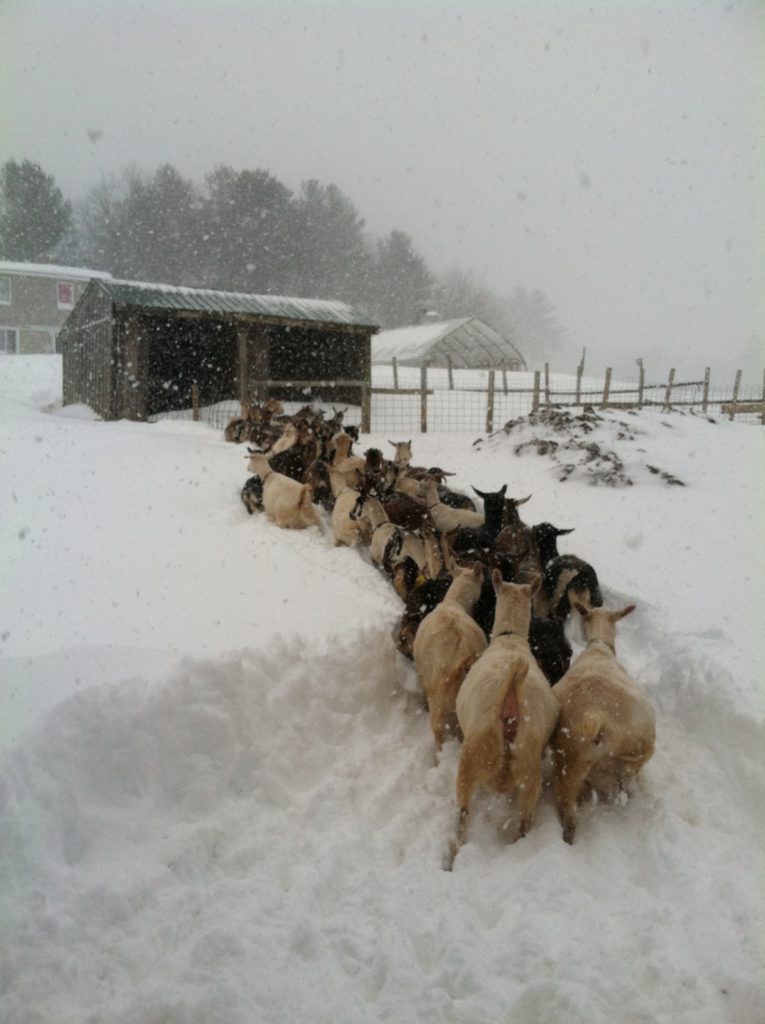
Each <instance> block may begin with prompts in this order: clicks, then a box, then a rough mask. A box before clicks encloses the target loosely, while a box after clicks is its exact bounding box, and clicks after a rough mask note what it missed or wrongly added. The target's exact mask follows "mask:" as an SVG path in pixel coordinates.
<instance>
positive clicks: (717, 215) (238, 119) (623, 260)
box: [0, 0, 765, 380]
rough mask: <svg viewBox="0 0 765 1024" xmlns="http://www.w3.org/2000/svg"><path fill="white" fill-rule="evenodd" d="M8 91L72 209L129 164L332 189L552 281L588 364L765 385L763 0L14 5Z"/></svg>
mask: <svg viewBox="0 0 765 1024" xmlns="http://www.w3.org/2000/svg"><path fill="white" fill-rule="evenodd" d="M0 96H1V97H2V104H1V105H0V163H3V162H4V161H5V160H6V159H8V158H9V157H14V158H16V159H22V158H29V159H31V160H34V161H37V162H39V163H40V164H41V165H42V166H43V168H44V169H45V170H46V171H47V172H48V173H51V174H53V175H54V176H55V178H56V180H57V182H58V184H59V185H60V186H61V188H62V189H63V191H64V193H65V195H66V196H67V197H68V198H72V199H75V198H77V197H78V196H80V195H82V194H83V193H84V191H85V189H86V188H87V186H89V185H91V184H94V183H95V182H97V181H98V180H99V178H100V177H101V175H102V174H103V173H106V174H109V173H119V172H120V171H121V170H122V169H123V168H124V167H125V166H126V165H128V164H130V163H136V164H137V165H138V166H139V167H142V168H146V169H154V168H155V167H156V166H157V165H158V164H160V163H162V162H165V161H168V162H170V163H172V164H174V165H175V166H176V167H178V169H179V170H180V171H181V172H182V173H184V174H185V175H187V176H188V177H191V178H193V179H194V180H195V181H197V182H201V181H202V178H203V175H204V173H205V172H206V171H209V170H211V169H212V168H213V167H214V166H215V165H216V164H218V163H230V164H231V165H233V166H234V167H235V168H237V169H242V168H246V167H247V168H255V167H263V168H267V169H268V170H270V171H271V173H272V174H274V175H276V176H277V177H278V178H279V179H280V180H282V181H283V182H284V183H285V184H286V185H288V186H289V187H290V188H293V189H296V188H298V187H299V184H300V182H301V181H302V180H304V179H307V178H318V179H319V180H320V181H322V182H324V183H329V182H333V183H335V184H337V185H338V186H339V187H340V188H341V189H342V190H343V191H344V192H345V193H346V194H347V195H348V196H349V197H350V198H351V200H352V201H353V202H354V203H355V205H356V206H357V208H358V209H359V212H360V213H361V215H362V216H363V217H364V218H365V219H366V222H367V226H368V228H369V229H370V231H371V232H372V233H373V234H375V235H377V236H381V235H383V234H385V233H387V232H388V231H390V230H391V229H392V228H394V227H397V228H400V229H402V230H404V231H406V232H407V233H408V234H410V235H411V236H412V239H413V241H414V244H415V246H416V248H418V249H419V250H420V251H421V252H422V253H423V254H424V255H425V256H426V257H427V259H428V261H429V263H430V264H431V265H432V266H433V267H434V268H435V269H437V270H445V269H448V268H449V267H450V266H453V265H459V266H460V267H462V268H463V269H469V270H472V271H473V272H474V274H475V275H476V278H477V279H478V280H480V281H482V282H485V283H486V284H488V285H489V286H491V287H492V288H494V289H495V290H498V291H504V292H507V293H509V292H510V291H512V289H513V288H514V287H515V286H516V285H521V286H523V287H527V288H533V287H539V288H542V289H543V290H544V291H545V292H546V293H547V294H548V296H549V298H550V299H551V301H552V302H553V303H554V305H555V307H556V309H557V311H558V313H559V316H560V319H561V322H562V323H563V324H564V326H565V327H566V329H567V336H568V343H569V352H568V354H567V357H566V362H567V364H568V363H570V364H571V365H572V366H573V364H574V363H575V362H576V359H577V357H578V354H579V352H580V350H581V347H582V346H583V345H586V346H587V351H588V366H589V367H590V368H592V369H593V370H595V369H600V368H602V366H604V365H605V364H606V363H609V364H611V365H613V366H614V367H615V368H617V369H618V368H619V367H623V368H624V369H634V358H635V357H636V356H638V355H643V356H644V357H645V358H646V361H647V364H648V366H649V368H650V367H652V366H655V367H656V369H657V371H659V372H661V373H662V374H664V373H666V370H667V368H668V367H669V366H670V365H675V366H677V368H678V371H679V372H680V373H681V375H682V374H686V375H687V374H693V375H694V376H698V374H699V372H700V371H701V370H702V369H703V366H704V365H706V364H711V365H712V366H713V368H715V369H719V370H723V369H724V370H726V371H730V372H732V370H733V369H735V368H736V366H738V365H746V366H747V370H748V371H750V372H748V374H747V376H748V377H749V378H750V379H753V380H758V379H759V378H758V377H757V376H756V374H755V373H754V371H757V370H758V372H759V373H761V369H760V368H761V367H762V365H763V361H764V360H765V355H764V354H763V335H765V289H763V287H762V284H761V275H762V269H763V266H765V175H764V174H763V149H762V147H763V121H764V120H765V118H764V117H763V113H764V110H763V108H764V107H765V4H764V3H762V2H761V0H739V2H726V0H722V2H716V0H715V2H712V0H699V2H691V0H665V2H663V3H659V2H653V0H609V2H608V3H606V2H605V0H597V2H596V0H592V2H590V3H586V2H579V0H473V2H472V3H456V2H449V0H439V2H420V0H408V2H406V3H405V2H401V0H392V2H385V3H383V2H378V0H375V2H355V3H350V2H348V0H346V2H331V0H325V2H323V3H319V2H310V3H309V2H307V0H295V2H285V0H278V2H261V0H252V2H244V0H240V2H235V0H222V2H212V0H210V2H204V0H185V2H181V0H166V2H154V3H137V2H131V0H121V2H120V3H117V2H115V0H0ZM88 129H91V130H93V129H100V130H101V131H102V132H103V135H102V137H101V138H100V140H99V141H98V142H96V143H94V142H92V141H91V140H90V139H89V137H88V135H87V131H88ZM323 297H327V298H329V297H330V296H323ZM755 336H757V338H758V339H759V340H758V342H755V340H754V338H755ZM560 368H561V369H563V368H567V367H563V366H561V367H560ZM726 375H729V374H726Z"/></svg>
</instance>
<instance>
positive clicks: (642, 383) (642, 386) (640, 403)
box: [638, 359, 645, 409]
mask: <svg viewBox="0 0 765 1024" xmlns="http://www.w3.org/2000/svg"><path fill="white" fill-rule="evenodd" d="M644 390H645V367H644V366H643V360H642V359H641V360H640V374H639V376H638V409H642V408H643V392H644Z"/></svg>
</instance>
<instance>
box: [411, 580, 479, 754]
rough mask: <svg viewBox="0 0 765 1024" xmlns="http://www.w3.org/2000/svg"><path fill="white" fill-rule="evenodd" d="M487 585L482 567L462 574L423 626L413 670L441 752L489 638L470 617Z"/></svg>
mask: <svg viewBox="0 0 765 1024" xmlns="http://www.w3.org/2000/svg"><path fill="white" fill-rule="evenodd" d="M482 585H483V567H482V565H481V563H480V562H476V563H475V564H474V565H473V566H472V567H468V568H464V569H458V570H457V572H456V574H455V576H454V579H453V581H452V584H451V586H450V587H449V589H448V590H447V592H446V597H444V599H443V601H442V602H441V603H440V604H438V605H436V607H435V608H434V609H433V611H432V612H429V613H428V614H427V615H426V616H425V618H424V619H423V620H422V622H421V623H420V626H419V629H418V630H417V634H416V636H415V638H414V648H413V653H414V665H415V668H416V669H417V675H418V676H419V677H420V682H421V683H422V687H423V689H424V690H425V694H426V696H427V698H428V709H429V711H430V727H431V729H432V730H433V736H434V737H435V740H436V749H437V750H440V749H441V747H442V745H443V742H444V739H445V738H446V732H447V730H449V731H452V732H454V731H456V730H455V727H456V724H457V720H456V715H455V710H454V707H455V702H456V700H457V694H458V692H459V688H460V686H461V685H462V681H463V679H464V678H465V676H466V675H467V672H468V669H469V668H470V666H471V665H472V664H473V662H474V661H475V660H476V658H478V656H479V655H480V654H482V653H483V652H484V651H485V650H486V637H485V636H484V633H483V630H482V629H481V627H480V626H479V625H478V623H477V622H476V621H475V619H473V618H472V617H471V615H470V612H471V611H472V609H473V605H474V604H475V603H476V601H477V600H478V595H479V594H480V593H481V587H482Z"/></svg>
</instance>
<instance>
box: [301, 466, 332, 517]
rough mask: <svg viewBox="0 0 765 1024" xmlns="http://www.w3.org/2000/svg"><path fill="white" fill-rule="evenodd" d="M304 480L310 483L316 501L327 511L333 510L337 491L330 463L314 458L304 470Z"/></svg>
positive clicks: (305, 482)
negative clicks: (334, 489) (333, 484)
mask: <svg viewBox="0 0 765 1024" xmlns="http://www.w3.org/2000/svg"><path fill="white" fill-rule="evenodd" d="M302 482H303V483H304V484H309V485H310V487H311V491H312V493H313V500H314V503H315V504H317V505H321V507H322V508H323V509H324V510H325V512H331V511H332V508H333V506H334V504H335V493H334V491H333V489H332V471H331V469H330V467H329V464H328V463H326V462H324V461H323V460H322V459H314V460H313V462H311V463H309V465H308V466H307V467H306V468H305V470H304V471H303V477H302Z"/></svg>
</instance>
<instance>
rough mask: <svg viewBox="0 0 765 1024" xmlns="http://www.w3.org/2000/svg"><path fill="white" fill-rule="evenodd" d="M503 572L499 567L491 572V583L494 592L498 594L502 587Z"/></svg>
mask: <svg viewBox="0 0 765 1024" xmlns="http://www.w3.org/2000/svg"><path fill="white" fill-rule="evenodd" d="M502 583H503V580H502V573H501V572H500V571H499V569H494V570H493V571H492V574H491V585H492V586H493V587H494V593H495V594H498V593H499V592H500V590H501V589H502Z"/></svg>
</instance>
